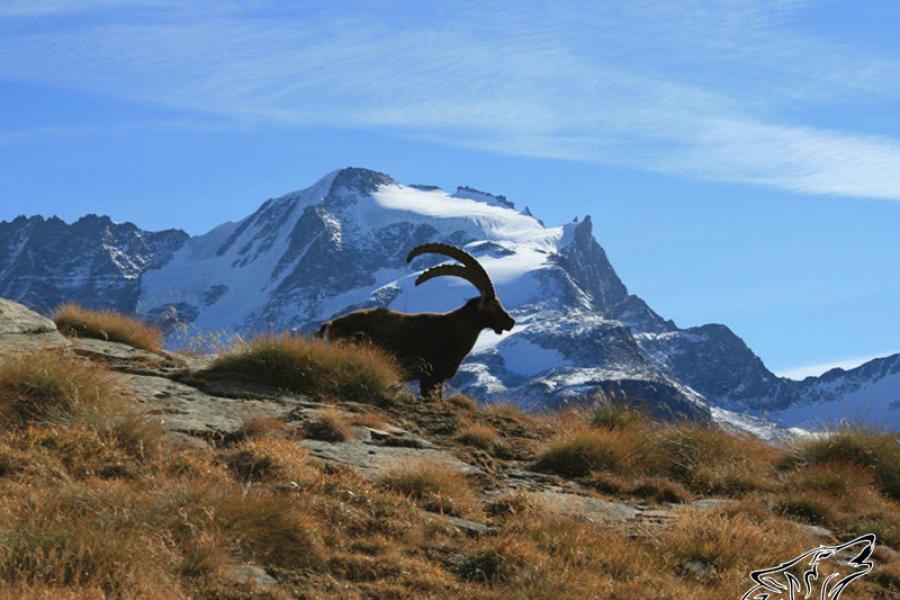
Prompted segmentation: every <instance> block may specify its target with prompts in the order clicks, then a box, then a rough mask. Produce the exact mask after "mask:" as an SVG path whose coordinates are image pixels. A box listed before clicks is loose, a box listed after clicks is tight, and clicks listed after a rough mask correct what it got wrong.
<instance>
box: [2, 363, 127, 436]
mask: <svg viewBox="0 0 900 600" xmlns="http://www.w3.org/2000/svg"><path fill="white" fill-rule="evenodd" d="M121 388H122V384H121V381H120V379H119V378H118V377H116V376H115V375H114V374H113V373H111V372H110V371H108V370H106V369H104V368H103V367H100V366H98V365H96V364H93V363H89V362H86V361H84V360H81V359H78V358H75V357H72V356H69V355H66V354H61V353H57V352H36V353H32V354H27V355H23V356H19V357H16V358H12V359H5V360H4V361H3V362H2V364H0V423H5V424H7V425H12V426H22V425H25V424H28V423H34V422H69V421H72V420H77V419H78V418H82V419H88V420H90V419H92V418H100V419H101V420H104V421H108V420H109V417H108V416H107V417H104V415H110V414H112V415H115V414H116V413H117V411H120V410H121V409H122V407H123V395H122V389H121Z"/></svg>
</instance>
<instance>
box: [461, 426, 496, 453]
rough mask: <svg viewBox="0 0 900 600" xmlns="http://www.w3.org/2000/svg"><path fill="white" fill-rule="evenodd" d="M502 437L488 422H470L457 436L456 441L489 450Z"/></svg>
mask: <svg viewBox="0 0 900 600" xmlns="http://www.w3.org/2000/svg"><path fill="white" fill-rule="evenodd" d="M499 439H500V435H499V434H498V433H497V430H496V429H494V428H493V427H491V426H490V425H488V424H487V423H469V424H468V425H466V426H464V427H463V428H462V429H461V430H460V432H459V434H458V435H457V436H456V441H457V442H459V443H460V444H463V445H465V446H472V447H474V448H481V449H482V450H487V449H489V448H491V447H492V446H493V445H494V444H496V443H497V442H498V441H499Z"/></svg>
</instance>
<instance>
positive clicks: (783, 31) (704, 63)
mask: <svg viewBox="0 0 900 600" xmlns="http://www.w3.org/2000/svg"><path fill="white" fill-rule="evenodd" d="M119 4H120V3H118V2H116V1H115V0H94V2H88V3H87V5H93V6H95V7H101V8H120V6H119ZM146 4H158V5H163V4H169V5H172V6H173V7H174V6H178V5H179V4H180V3H176V2H169V3H166V2H163V1H162V0H159V2H149V1H148V2H147V3H146ZM805 4H806V3H805V2H800V1H799V0H771V1H751V0H734V1H731V2H707V1H703V0H695V1H692V2H687V3H685V2H659V1H652V2H651V1H649V0H648V1H635V2H629V3H627V4H626V5H625V6H624V7H623V8H621V9H611V8H608V7H607V5H606V4H597V5H592V4H585V3H576V4H568V3H558V4H555V5H554V10H553V11H552V14H551V13H550V12H548V11H547V9H546V5H544V4H542V3H541V4H538V3H535V4H532V3H530V2H522V3H517V4H516V6H515V7H514V8H511V7H510V6H509V4H508V3H501V4H492V3H479V4H478V8H477V10H476V9H475V8H473V6H474V5H466V4H459V5H454V6H453V7H450V8H447V9H446V10H441V11H437V12H436V13H435V14H425V15H424V16H422V17H421V18H420V19H419V18H414V17H412V16H410V15H411V14H413V12H412V11H411V10H410V11H406V10H402V9H397V10H396V11H395V12H394V13H392V14H390V13H388V12H386V11H381V12H376V11H372V10H370V9H366V8H365V7H364V6H362V5H356V6H353V7H352V9H351V7H349V6H348V5H346V4H345V5H340V4H339V5H336V8H334V9H333V10H329V11H326V12H323V11H317V10H312V9H308V10H296V11H289V10H288V11H282V12H280V13H279V14H277V15H273V14H272V13H271V11H268V10H266V7H265V6H264V3H256V4H254V5H253V9H252V10H249V9H248V10H243V11H239V13H240V14H239V15H238V13H236V12H234V11H229V10H224V9H221V5H220V8H219V9H216V10H210V11H209V12H208V13H204V12H202V11H199V10H197V8H196V6H194V7H193V9H194V10H192V11H189V10H186V9H183V7H182V9H180V10H175V9H173V10H170V11H165V14H164V15H162V16H159V17H158V18H157V19H156V20H155V21H142V22H140V23H135V22H132V21H122V20H117V21H113V20H108V21H107V20H102V19H98V20H97V21H95V22H91V23H90V24H87V25H85V24H81V25H79V26H77V27H68V28H65V29H59V30H52V31H49V32H48V31H46V30H41V31H39V32H34V33H30V34H21V35H16V36H13V37H9V38H7V39H4V40H0V77H6V78H10V79H19V80H21V79H25V80H30V81H38V82H44V83H50V84H53V85H61V86H66V87H70V88H74V89H79V90H89V91H90V92H93V93H102V94H108V95H113V96H118V97H126V98H129V99H134V100H137V101H141V102H153V103H159V104H162V105H165V106H168V107H176V108H183V109H189V110H192V111H204V112H207V113H212V114H216V115H222V116H225V117H227V118H230V119H238V120H240V121H241V122H244V123H246V122H253V121H256V122H266V123H273V122H274V123H279V124H286V125H325V126H334V127H378V128H386V129H390V130H393V131H396V132H397V133H398V134H401V135H406V136H413V137H418V138H423V139H430V140H435V141H440V142H443V143H450V144H455V145H461V146H466V147H474V148H479V149H483V150H489V151H496V152H504V153H510V154H519V155H529V156H539V157H553V158H562V159H567V160H578V161H586V162H594V163H600V164H621V165H627V166H630V167H635V168H642V169H647V170H651V171H657V172H665V173H670V174H676V175H682V176H687V177H694V178H702V179H711V180H720V181H728V182H738V183H747V184H755V185H763V186H770V187H774V188H779V189H787V190H792V191H800V192H805V193H811V194H828V195H841V196H856V197H868V198H881V199H891V200H900V173H898V170H897V169H896V168H895V166H896V165H897V164H900V140H898V139H896V138H893V137H890V136H888V135H882V136H873V135H871V134H863V133H857V132H853V131H840V130H835V129H833V128H829V127H826V126H823V125H821V124H819V123H816V122H814V121H810V122H798V121H797V119H796V117H795V116H790V115H794V114H796V113H795V112H794V111H792V110H788V108H793V105H794V104H795V103H797V102H803V103H811V104H815V103H820V104H828V103H832V102H838V101H840V102H851V103H852V102H853V99H854V98H856V97H857V96H859V95H861V94H865V95H868V96H871V95H879V96H880V97H884V98H890V99H896V98H897V97H898V96H900V83H891V82H893V81H895V80H896V78H895V77H894V76H893V73H895V72H896V69H897V67H898V66H900V60H896V59H895V57H892V56H889V55H888V56H882V55H880V54H877V53H874V51H872V50H870V49H866V48H855V47H846V46H843V45H840V44H838V43H837V42H833V41H829V40H825V39H819V38H816V37H814V36H812V35H811V34H809V33H802V32H801V31H800V30H799V29H798V28H796V27H795V24H794V23H793V19H794V17H795V15H796V14H797V11H799V10H802V9H803V8H804V6H805ZM29 5H30V3H28V4H25V3H18V2H16V3H13V4H12V5H11V6H12V9H10V7H9V6H7V10H6V12H5V13H4V11H3V10H0V17H2V16H3V15H4V14H6V15H9V14H14V13H15V11H16V10H17V9H16V7H19V8H18V10H19V12H22V11H24V10H26V9H27V6H29ZM47 6H55V7H57V10H58V12H64V11H65V10H75V7H76V3H73V2H65V1H63V0H57V1H55V2H51V3H49V5H47ZM411 6H412V5H411ZM450 15H453V16H450ZM876 82H880V84H878V85H876Z"/></svg>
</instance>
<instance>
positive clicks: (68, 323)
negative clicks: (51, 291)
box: [53, 304, 163, 352]
mask: <svg viewBox="0 0 900 600" xmlns="http://www.w3.org/2000/svg"><path fill="white" fill-rule="evenodd" d="M53 321H55V322H56V326H57V327H58V328H59V330H60V332H61V333H63V334H64V335H68V336H72V337H87V338H96V339H99V340H106V341H109V342H121V343H123V344H128V345H129V346H133V347H134V348H141V349H143V350H149V351H150V352H159V351H160V348H161V346H162V340H163V335H162V332H161V331H160V330H159V328H157V327H154V326H152V325H148V324H147V323H144V322H143V321H140V320H138V319H136V318H134V317H129V316H127V315H123V314H121V313H117V312H115V311H113V310H89V309H86V308H82V307H80V306H78V305H77V304H63V305H62V306H60V307H59V308H58V309H56V311H55V312H54V313H53Z"/></svg>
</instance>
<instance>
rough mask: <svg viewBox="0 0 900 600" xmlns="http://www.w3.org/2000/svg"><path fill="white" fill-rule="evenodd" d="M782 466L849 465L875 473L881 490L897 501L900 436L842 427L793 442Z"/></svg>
mask: <svg viewBox="0 0 900 600" xmlns="http://www.w3.org/2000/svg"><path fill="white" fill-rule="evenodd" d="M792 450H793V452H792V454H791V455H790V456H789V457H788V458H787V459H786V460H785V461H784V463H783V464H784V466H792V465H796V464H811V465H817V464H834V463H850V464H854V465H858V466H860V467H864V468H870V469H872V471H873V472H874V475H875V481H876V482H877V483H878V486H879V487H880V488H881V490H882V491H883V492H884V493H885V494H886V495H887V496H889V497H891V498H893V499H894V500H900V435H897V434H892V433H879V432H875V431H871V430H866V429H853V428H849V427H847V428H843V429H838V430H836V431H832V432H829V433H827V434H825V435H822V436H817V437H815V438H809V439H804V440H800V441H798V442H796V443H795V445H794V447H793V449H792Z"/></svg>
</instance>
